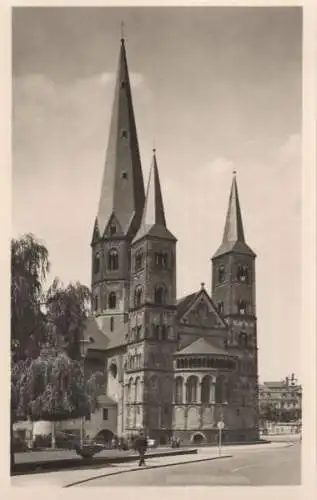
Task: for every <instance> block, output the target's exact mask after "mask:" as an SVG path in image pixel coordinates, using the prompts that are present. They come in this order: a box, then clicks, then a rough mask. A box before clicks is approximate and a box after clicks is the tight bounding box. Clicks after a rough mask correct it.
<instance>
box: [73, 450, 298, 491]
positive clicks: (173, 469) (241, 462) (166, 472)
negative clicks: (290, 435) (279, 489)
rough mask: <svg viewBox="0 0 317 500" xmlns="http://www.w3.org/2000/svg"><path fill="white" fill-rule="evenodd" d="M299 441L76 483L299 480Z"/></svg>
mask: <svg viewBox="0 0 317 500" xmlns="http://www.w3.org/2000/svg"><path fill="white" fill-rule="evenodd" d="M300 451H301V445H300V443H296V444H294V445H292V446H288V447H279V448H266V447H265V446H263V447H262V449H257V450H252V448H250V449H249V450H247V449H245V448H244V449H242V450H238V449H237V450H236V451H235V453H234V456H233V457H232V458H224V459H221V460H211V461H204V462H198V463H186V464H181V465H170V466H168V467H162V468H156V469H146V468H144V469H143V470H137V471H130V472H126V473H124V474H119V475H113V476H107V477H102V478H97V479H94V480H91V481H88V482H85V483H82V484H81V485H79V486H93V487H102V486H213V485H215V486H222V485H223V486H231V485H232V486H237V485H242V486H248V485H253V486H262V485H263V486H264V485H268V486H269V485H272V486H276V485H282V486H283V485H299V484H300Z"/></svg>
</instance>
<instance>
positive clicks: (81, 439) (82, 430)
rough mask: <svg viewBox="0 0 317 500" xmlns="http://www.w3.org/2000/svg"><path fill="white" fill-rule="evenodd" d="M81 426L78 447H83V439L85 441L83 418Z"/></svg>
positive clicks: (82, 418)
mask: <svg viewBox="0 0 317 500" xmlns="http://www.w3.org/2000/svg"><path fill="white" fill-rule="evenodd" d="M80 423H81V426H80V446H81V448H82V447H83V444H84V439H85V417H81V422H80Z"/></svg>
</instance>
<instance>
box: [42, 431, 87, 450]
mask: <svg viewBox="0 0 317 500" xmlns="http://www.w3.org/2000/svg"><path fill="white" fill-rule="evenodd" d="M76 444H78V437H77V436H76V434H72V433H70V432H61V431H57V432H56V436H55V446H56V448H58V449H61V450H73V449H75V446H76ZM51 446H52V434H51V433H50V434H45V435H43V434H38V435H37V436H35V438H34V440H33V448H35V449H41V448H51Z"/></svg>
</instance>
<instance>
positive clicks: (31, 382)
mask: <svg viewBox="0 0 317 500" xmlns="http://www.w3.org/2000/svg"><path fill="white" fill-rule="evenodd" d="M102 381H103V374H102V373H99V372H96V373H93V374H92V375H91V377H90V378H89V380H87V381H86V380H85V377H84V371H83V365H82V363H80V362H79V361H77V360H72V359H71V358H70V357H69V356H68V355H67V354H66V353H65V352H64V350H63V349H61V348H60V347H52V346H47V347H44V348H42V349H41V353H40V355H39V356H38V357H37V358H36V359H33V360H32V359H27V360H25V361H23V360H20V361H18V362H17V363H15V364H13V369H12V382H11V409H12V419H13V421H16V420H22V419H30V420H32V421H37V420H48V421H61V420H67V419H73V418H78V417H83V416H86V415H88V414H89V413H91V412H94V411H95V410H96V408H97V394H98V387H99V386H100V385H101V384H102Z"/></svg>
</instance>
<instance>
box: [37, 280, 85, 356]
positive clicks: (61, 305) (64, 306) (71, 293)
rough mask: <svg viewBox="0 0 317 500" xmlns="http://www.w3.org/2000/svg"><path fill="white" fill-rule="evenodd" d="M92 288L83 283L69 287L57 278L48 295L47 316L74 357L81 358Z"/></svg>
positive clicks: (67, 350)
mask: <svg viewBox="0 0 317 500" xmlns="http://www.w3.org/2000/svg"><path fill="white" fill-rule="evenodd" d="M90 297H91V295H90V290H89V288H87V287H86V286H84V285H82V284H81V283H79V282H77V283H70V284H69V285H68V286H67V287H65V286H64V285H63V283H61V282H60V281H59V280H58V279H57V278H56V279H55V280H54V282H53V284H52V285H51V287H50V288H49V290H48V292H47V295H46V307H47V318H48V321H49V322H50V323H52V324H53V325H54V327H55V330H56V332H58V335H59V336H60V341H61V342H62V343H63V346H64V348H65V350H66V352H67V354H68V355H69V356H70V357H71V358H72V359H80V357H81V351H80V344H81V340H82V338H83V332H84V329H85V323H86V318H87V314H88V311H89V305H90Z"/></svg>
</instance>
